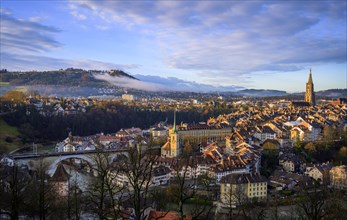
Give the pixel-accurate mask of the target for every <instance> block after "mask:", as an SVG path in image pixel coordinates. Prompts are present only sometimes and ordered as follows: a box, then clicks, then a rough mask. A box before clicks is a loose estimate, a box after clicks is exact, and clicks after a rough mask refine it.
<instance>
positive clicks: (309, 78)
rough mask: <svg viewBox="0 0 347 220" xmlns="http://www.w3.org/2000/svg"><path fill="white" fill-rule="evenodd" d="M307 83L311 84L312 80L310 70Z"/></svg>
mask: <svg viewBox="0 0 347 220" xmlns="http://www.w3.org/2000/svg"><path fill="white" fill-rule="evenodd" d="M308 83H313V80H312V69H311V68H310V75H309V77H308Z"/></svg>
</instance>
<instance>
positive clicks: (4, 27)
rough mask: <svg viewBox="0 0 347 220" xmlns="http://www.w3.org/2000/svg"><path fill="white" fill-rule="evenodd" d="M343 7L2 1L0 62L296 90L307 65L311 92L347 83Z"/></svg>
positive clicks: (302, 3)
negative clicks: (115, 71) (118, 71)
mask: <svg viewBox="0 0 347 220" xmlns="http://www.w3.org/2000/svg"><path fill="white" fill-rule="evenodd" d="M346 8H347V6H346V1H344V0H336V1H333V0H332V1H324V0H317V1H313V0H312V1H309V0H307V1H305V0H304V1H261V0H259V1H251V0H249V1H177V0H175V1H169V0H165V1H110V0H106V1H100V0H98V1H96V0H83V1H64V0H62V1H14V0H11V1H10V0H2V1H1V26H0V28H1V41H0V44H1V45H0V46H1V68H7V69H10V70H33V69H36V70H54V69H60V68H67V67H78V68H83V69H104V70H106V69H114V68H119V69H123V70H125V71H126V72H128V73H130V74H132V75H139V74H140V75H151V76H158V77H162V78H170V77H171V78H172V77H175V78H174V79H176V80H183V81H194V82H196V83H194V86H199V85H202V84H204V85H205V84H209V85H213V86H215V87H216V88H218V87H221V88H229V87H230V88H231V87H232V86H238V87H240V86H241V87H245V88H263V89H279V90H286V91H289V92H296V91H303V90H304V88H305V82H306V81H307V79H308V73H309V69H310V68H312V73H313V80H314V83H315V89H316V90H324V89H329V88H346V87H347V76H346V75H347V67H346V59H347V55H346V53H347V52H346V51H347V48H346V45H347V43H346V38H347V36H346V32H347V30H346V10H347V9H346ZM144 78H146V77H144ZM147 78H151V77H147ZM152 79H153V78H152Z"/></svg>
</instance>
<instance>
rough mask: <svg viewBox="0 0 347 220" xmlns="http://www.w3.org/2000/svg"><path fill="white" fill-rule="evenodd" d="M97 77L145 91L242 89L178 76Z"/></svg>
mask: <svg viewBox="0 0 347 220" xmlns="http://www.w3.org/2000/svg"><path fill="white" fill-rule="evenodd" d="M93 76H94V77H95V78H96V79H99V80H104V81H107V82H109V83H111V84H113V85H116V86H120V87H124V88H132V89H139V90H145V91H154V92H158V91H187V92H214V91H219V92H230V91H236V90H239V89H242V88H243V87H240V86H211V85H207V84H201V83H196V82H193V81H185V80H181V79H178V78H176V77H169V78H164V77H159V76H145V75H140V74H137V75H134V77H135V78H137V79H139V80H136V79H130V78H126V77H117V76H111V75H109V74H99V73H98V74H94V75H93Z"/></svg>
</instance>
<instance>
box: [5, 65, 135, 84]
mask: <svg viewBox="0 0 347 220" xmlns="http://www.w3.org/2000/svg"><path fill="white" fill-rule="evenodd" d="M0 74H1V78H0V79H1V81H2V82H5V83H9V84H10V85H13V86H21V85H25V86H28V85H63V86H78V87H95V88H100V87H104V86H107V85H110V84H109V83H108V82H107V81H103V80H99V79H96V78H94V77H93V74H94V75H95V74H109V75H110V76H118V77H126V78H131V79H136V78H134V77H133V76H131V75H129V74H127V73H125V72H123V71H122V70H111V71H107V72H102V71H98V70H88V71H87V70H83V69H74V68H68V69H65V70H56V71H30V72H10V71H6V70H1V72H0Z"/></svg>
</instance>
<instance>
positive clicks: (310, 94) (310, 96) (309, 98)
mask: <svg viewBox="0 0 347 220" xmlns="http://www.w3.org/2000/svg"><path fill="white" fill-rule="evenodd" d="M305 102H308V103H310V104H311V105H312V106H315V105H316V97H315V94H314V87H313V81H312V71H311V69H310V75H309V77H308V82H307V83H306V93H305Z"/></svg>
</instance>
